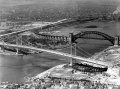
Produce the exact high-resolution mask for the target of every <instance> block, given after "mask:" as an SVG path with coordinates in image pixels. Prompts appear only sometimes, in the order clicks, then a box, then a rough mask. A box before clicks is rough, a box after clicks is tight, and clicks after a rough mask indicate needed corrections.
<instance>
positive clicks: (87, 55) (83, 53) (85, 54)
mask: <svg viewBox="0 0 120 89" xmlns="http://www.w3.org/2000/svg"><path fill="white" fill-rule="evenodd" d="M75 49H76V48H75V47H74V50H75ZM76 51H78V52H79V53H81V54H82V55H84V56H85V57H89V56H88V55H86V54H84V53H82V52H81V51H79V50H78V49H76Z"/></svg>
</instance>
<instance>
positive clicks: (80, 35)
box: [72, 31, 114, 44]
mask: <svg viewBox="0 0 120 89" xmlns="http://www.w3.org/2000/svg"><path fill="white" fill-rule="evenodd" d="M92 35H96V37H93V36H92ZM97 35H98V36H99V37H98V36H97ZM78 38H85V39H99V40H108V41H110V42H111V43H112V44H114V37H112V36H110V35H107V34H105V33H103V32H99V31H83V32H80V33H78V34H76V35H74V36H73V39H72V40H73V42H75V40H77V39H78Z"/></svg>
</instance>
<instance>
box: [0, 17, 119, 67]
mask: <svg viewBox="0 0 120 89" xmlns="http://www.w3.org/2000/svg"><path fill="white" fill-rule="evenodd" d="M65 20H66V19H64V20H60V21H57V22H54V23H51V24H47V25H43V26H39V27H31V28H27V29H24V30H21V31H16V32H12V33H8V34H3V35H0V38H1V39H0V40H1V42H0V46H1V49H2V50H4V48H14V49H16V53H17V54H18V53H19V50H20V49H27V50H33V51H39V52H41V51H42V52H47V53H52V54H56V55H61V56H65V57H69V58H71V64H72V63H73V61H72V59H77V60H80V61H83V62H85V63H88V64H89V63H90V64H92V65H99V66H111V65H110V64H108V63H104V62H102V61H98V60H89V58H84V57H80V56H77V55H73V54H72V52H71V54H68V53H64V52H59V51H56V50H50V49H44V48H41V47H38V46H37V45H35V44H33V43H32V42H29V41H28V40H27V39H24V40H23V37H22V35H21V33H24V32H27V31H33V30H39V29H42V28H44V27H46V26H53V25H56V24H60V23H62V21H65ZM35 35H36V37H35V38H39V39H47V40H51V41H52V42H56V41H64V42H66V43H67V44H69V46H71V51H72V46H73V43H75V41H76V40H77V39H78V38H81V39H83V38H84V39H97V40H108V41H110V42H111V43H112V44H116V45H119V36H118V37H115V38H114V37H111V36H109V35H107V34H105V33H102V32H98V31H82V32H79V33H77V34H73V33H70V34H69V36H55V35H49V34H35ZM10 37H13V38H14V39H13V38H12V39H10ZM6 38H7V40H5V39H6ZM9 41H10V42H11V41H13V43H10V42H9ZM25 41H26V42H25Z"/></svg>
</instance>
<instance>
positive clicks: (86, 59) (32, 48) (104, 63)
mask: <svg viewBox="0 0 120 89" xmlns="http://www.w3.org/2000/svg"><path fill="white" fill-rule="evenodd" d="M0 46H7V47H14V48H22V49H29V50H35V51H43V52H47V53H52V54H56V55H61V56H64V57H69V58H73V59H77V60H81V61H83V62H85V63H86V64H92V65H95V66H97V65H98V66H101V67H107V66H111V65H110V64H109V63H106V62H102V61H98V60H91V59H90V58H84V57H80V56H75V55H71V54H68V53H64V52H59V51H56V50H48V49H42V48H36V47H32V46H31V47H30V46H25V45H15V44H9V43H5V42H0Z"/></svg>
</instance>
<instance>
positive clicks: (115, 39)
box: [114, 35, 120, 46]
mask: <svg viewBox="0 0 120 89" xmlns="http://www.w3.org/2000/svg"><path fill="white" fill-rule="evenodd" d="M119 39H120V36H118V35H116V36H115V38H114V46H119Z"/></svg>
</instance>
